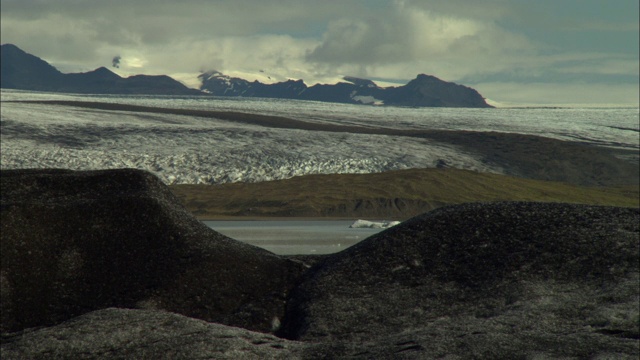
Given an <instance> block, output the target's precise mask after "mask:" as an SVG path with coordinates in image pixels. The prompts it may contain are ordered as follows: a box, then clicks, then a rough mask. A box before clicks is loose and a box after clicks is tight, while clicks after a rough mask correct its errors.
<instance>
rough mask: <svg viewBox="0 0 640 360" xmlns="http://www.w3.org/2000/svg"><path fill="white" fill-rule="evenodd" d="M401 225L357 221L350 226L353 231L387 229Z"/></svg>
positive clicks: (393, 222) (389, 222) (395, 222)
mask: <svg viewBox="0 0 640 360" xmlns="http://www.w3.org/2000/svg"><path fill="white" fill-rule="evenodd" d="M398 224H400V221H388V222H387V221H368V220H356V221H354V222H353V224H351V225H349V227H350V228H352V229H386V228H390V227H392V226H396V225H398Z"/></svg>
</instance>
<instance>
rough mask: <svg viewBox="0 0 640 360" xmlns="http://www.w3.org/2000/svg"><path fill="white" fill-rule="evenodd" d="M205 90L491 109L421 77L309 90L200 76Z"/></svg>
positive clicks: (464, 91)
mask: <svg viewBox="0 0 640 360" xmlns="http://www.w3.org/2000/svg"><path fill="white" fill-rule="evenodd" d="M199 78H200V80H201V81H202V86H201V89H202V90H203V91H206V92H208V93H210V94H212V95H215V96H243V97H266V98H282V99H297V100H314V101H325V102H336V103H347V104H370V105H390V106H414V107H491V106H490V105H488V104H487V103H486V102H485V99H484V98H483V97H482V96H481V95H480V94H479V93H478V92H477V91H476V90H474V89H472V88H470V87H467V86H463V85H458V84H455V83H451V82H447V81H443V80H440V79H438V78H437V77H435V76H431V75H425V74H420V75H418V76H417V77H416V78H415V79H413V80H411V81H410V82H409V83H407V84H406V85H403V86H398V87H380V86H378V85H377V84H376V83H374V82H373V81H371V80H368V79H361V78H356V77H351V76H345V77H344V78H343V80H344V82H338V83H337V84H316V85H313V86H307V85H306V84H305V83H304V82H303V81H302V80H287V81H284V82H278V83H275V84H264V83H261V82H259V81H253V82H249V81H247V80H244V79H241V78H236V77H229V76H227V75H224V74H222V73H220V72H218V71H213V72H208V73H203V74H201V75H200V76H199Z"/></svg>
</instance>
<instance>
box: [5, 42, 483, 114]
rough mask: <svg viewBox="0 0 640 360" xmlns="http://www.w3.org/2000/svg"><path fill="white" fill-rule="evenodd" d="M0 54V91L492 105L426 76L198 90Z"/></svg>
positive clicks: (163, 79)
mask: <svg viewBox="0 0 640 360" xmlns="http://www.w3.org/2000/svg"><path fill="white" fill-rule="evenodd" d="M0 53H1V57H2V59H1V65H2V66H1V68H2V72H1V75H0V87H2V88H8V89H20V90H32V91H50V92H67V93H81V94H149V95H213V96H236V97H261V98H281V99H296V100H313V101H324V102H336V103H348V104H369V105H390V106H411V107H477V108H484V107H491V106H490V105H488V104H487V103H486V101H485V99H484V98H483V97H482V96H481V95H480V94H479V93H478V92H477V91H476V90H474V89H472V88H470V87H467V86H463V85H458V84H455V83H451V82H447V81H443V80H440V79H438V78H437V77H435V76H431V75H425V74H420V75H418V76H417V77H416V78H415V79H413V80H411V81H410V82H409V83H407V84H406V85H403V86H397V87H393V86H392V87H380V86H378V85H377V84H376V83H374V82H373V81H371V80H368V79H361V78H356V77H350V76H345V77H344V78H343V80H344V81H343V82H342V81H341V82H338V83H337V84H316V85H313V86H307V85H306V84H305V83H304V82H303V81H302V80H287V81H284V82H278V83H274V84H265V83H261V82H259V81H253V82H250V81H248V80H245V79H241V78H236V77H230V76H227V75H224V74H222V73H220V72H218V71H210V72H206V73H202V74H201V75H200V76H199V79H200V80H201V82H202V85H201V86H200V89H199V90H197V89H192V88H189V87H187V86H185V85H184V84H182V83H180V82H179V81H177V80H174V79H172V78H171V77H169V76H166V75H157V76H150V75H135V76H130V77H127V78H123V77H121V76H119V75H117V74H115V73H114V72H112V71H111V70H109V69H107V68H105V67H100V68H98V69H95V70H93V71H89V72H85V73H71V74H64V73H62V72H60V71H59V70H58V69H56V68H55V67H53V66H52V65H50V64H49V63H47V62H46V61H44V60H42V59H40V58H38V57H37V56H34V55H31V54H29V53H27V52H25V51H23V50H21V49H20V48H18V47H17V46H15V45H12V44H4V45H2V46H1V50H0Z"/></svg>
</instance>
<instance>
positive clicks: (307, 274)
mask: <svg viewBox="0 0 640 360" xmlns="http://www.w3.org/2000/svg"><path fill="white" fill-rule="evenodd" d="M0 179H1V180H2V189H1V190H2V193H1V194H2V202H1V206H2V207H1V209H2V224H1V230H2V233H1V235H2V237H1V241H2V268H1V283H0V285H1V288H2V298H1V307H2V308H1V310H2V324H1V325H2V327H1V329H2V338H1V340H2V345H1V346H2V349H1V350H2V358H3V359H5V358H6V359H26V358H28V359H51V358H60V359H62V358H93V359H113V358H120V359H124V358H137V359H140V358H142V359H145V358H148V359H157V358H180V359H189V358H226V359H245V358H248V359H256V358H260V359H262V358H267V359H268V358H277V359H285V358H293V359H316V358H363V359H368V358H375V359H379V358H384V359H389V358H390V359H405V358H407V359H414V358H421V359H422V358H426V359H430V358H449V359H466V358H477V359H500V358H502V359H513V358H522V359H524V358H596V359H605V358H616V359H637V358H638V356H639V355H640V349H639V348H640V345H639V344H640V340H639V338H640V331H639V326H640V324H639V308H638V297H639V295H640V294H639V285H640V284H639V275H638V271H639V260H640V259H639V252H640V249H639V242H640V234H639V226H640V225H639V224H640V214H639V211H638V209H631V208H614V207H595V206H586V205H569V204H549V203H546V204H545V203H508V202H507V203H490V204H464V205H459V206H452V207H446V208H440V209H437V210H434V211H431V212H429V213H426V214H423V215H420V216H418V217H415V218H412V219H410V220H408V221H406V222H404V223H402V224H401V225H398V226H396V227H394V228H391V229H388V230H386V231H383V232H381V233H378V234H376V235H374V236H372V237H370V238H368V239H366V240H364V241H363V242H361V243H359V244H357V245H355V246H353V247H351V248H349V249H347V250H345V251H343V252H340V253H337V254H334V255H329V256H325V257H282V256H276V255H274V254H271V253H269V252H267V251H264V250H260V249H258V248H255V247H252V246H249V245H246V244H242V243H240V242H237V241H235V240H232V239H229V238H226V237H224V236H222V235H220V234H218V233H216V232H214V231H213V230H210V229H209V228H207V227H206V226H204V225H202V224H200V223H199V222H198V221H197V220H195V219H194V218H193V217H192V216H191V215H190V214H188V213H187V212H186V211H185V210H184V209H183V208H182V206H180V204H179V203H178V201H177V200H176V199H175V198H174V197H173V196H172V195H171V193H170V192H169V190H168V189H167V188H166V187H165V186H164V185H163V184H162V183H161V182H160V181H158V179H157V178H155V177H154V176H152V175H150V174H148V173H145V172H142V171H137V170H109V171H92V172H72V171H63V170H17V171H2V173H1V176H0ZM303 263H307V264H311V265H312V266H311V267H310V268H309V267H308V265H304V264H303ZM204 320H206V321H204ZM279 323H281V325H279ZM230 325H231V326H230ZM269 332H272V334H268V333H269ZM274 335H277V336H278V337H276V336H274Z"/></svg>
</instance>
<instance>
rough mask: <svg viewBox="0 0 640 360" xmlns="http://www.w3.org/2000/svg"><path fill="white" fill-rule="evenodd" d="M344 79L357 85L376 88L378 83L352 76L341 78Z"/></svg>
mask: <svg viewBox="0 0 640 360" xmlns="http://www.w3.org/2000/svg"><path fill="white" fill-rule="evenodd" d="M342 79H343V80H345V81H348V82H350V83H352V84H354V85H356V86H359V87H368V88H377V87H378V85H376V83H374V82H373V81H371V80H369V79H362V78H357V77H354V76H345V77H343V78H342Z"/></svg>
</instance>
